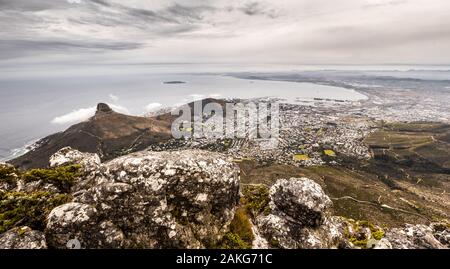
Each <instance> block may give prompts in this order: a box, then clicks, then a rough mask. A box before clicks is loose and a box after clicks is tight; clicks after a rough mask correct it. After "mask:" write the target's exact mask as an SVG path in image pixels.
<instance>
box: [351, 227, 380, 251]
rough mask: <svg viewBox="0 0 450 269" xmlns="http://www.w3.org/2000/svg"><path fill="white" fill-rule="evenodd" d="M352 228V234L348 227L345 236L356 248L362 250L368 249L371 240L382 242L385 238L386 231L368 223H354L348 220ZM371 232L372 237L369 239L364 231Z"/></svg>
mask: <svg viewBox="0 0 450 269" xmlns="http://www.w3.org/2000/svg"><path fill="white" fill-rule="evenodd" d="M347 222H348V224H349V225H351V227H352V232H350V229H349V227H346V229H345V232H344V236H345V237H346V238H347V239H348V240H349V241H350V242H351V243H352V244H353V245H355V246H357V247H360V248H367V247H368V246H367V243H368V241H369V239H375V240H381V239H382V238H383V237H384V231H383V230H382V229H381V228H378V227H377V226H375V225H374V224H372V223H370V222H368V221H356V222H355V221H354V220H347ZM366 228H368V229H369V230H370V236H369V237H367V236H366V234H365V232H364V231H363V229H366Z"/></svg>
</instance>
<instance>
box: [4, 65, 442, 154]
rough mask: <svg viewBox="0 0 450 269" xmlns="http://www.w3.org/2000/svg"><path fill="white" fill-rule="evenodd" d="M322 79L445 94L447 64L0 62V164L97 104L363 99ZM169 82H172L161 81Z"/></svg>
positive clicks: (136, 106)
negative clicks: (291, 78) (10, 64)
mask: <svg viewBox="0 0 450 269" xmlns="http://www.w3.org/2000/svg"><path fill="white" fill-rule="evenodd" d="M252 74H258V76H259V78H261V76H264V74H267V79H263V80H261V79H253V78H252ZM280 75H281V76H283V75H285V77H286V76H289V75H292V76H294V77H295V76H300V77H301V78H302V81H300V82H299V81H289V79H283V80H279V79H271V77H273V76H275V77H277V76H280ZM327 77H338V78H340V81H347V82H348V84H347V85H351V83H355V81H356V82H357V83H360V84H361V83H364V84H367V86H368V88H370V87H378V88H379V87H384V86H386V88H387V89H389V90H393V89H395V88H410V87H416V88H417V87H419V90H420V89H421V87H422V88H423V89H424V90H427V89H429V88H430V87H433V88H435V87H439V90H441V91H444V93H445V92H446V91H448V93H449V95H448V96H449V97H450V66H394V65H389V66H337V65H329V66H318V65H317V66H311V65H307V66H301V65H257V66H255V65H233V64H186V63H175V64H154V63H151V64H128V65H127V64H108V65H81V64H80V65H71V66H64V65H46V66H40V65H33V66H27V67H16V68H14V67H0V161H6V160H8V159H11V158H14V157H17V156H20V155H21V154H24V153H25V152H26V151H27V150H29V149H30V147H31V146H32V145H33V143H34V142H36V141H37V140H39V139H41V138H43V137H45V136H47V135H50V134H52V133H55V132H60V131H63V130H65V129H66V128H68V127H69V126H71V125H73V124H75V123H78V122H81V121H84V120H87V119H88V118H89V117H91V116H92V115H93V114H94V113H95V107H96V104H97V103H99V102H104V103H108V104H109V105H110V106H111V107H112V108H113V109H115V110H117V111H119V112H121V113H126V114H130V115H144V114H146V113H148V112H152V111H154V110H157V109H162V108H165V107H173V106H178V105H181V104H184V103H187V102H190V101H193V100H198V99H202V98H207V97H212V98H246V99H247V98H266V97H275V98H280V99H282V100H285V101H286V102H296V101H299V100H313V99H314V98H321V99H334V100H343V101H358V100H365V99H367V98H368V97H367V96H366V95H365V94H364V93H363V92H360V91H358V90H355V89H354V87H345V83H344V84H342V83H339V84H336V85H333V84H332V83H324V82H326V78H327ZM305 78H307V79H306V81H308V82H304V81H305ZM308 78H310V79H308ZM386 78H388V79H386ZM174 81H177V82H180V83H168V82H174ZM386 83H388V84H386ZM342 85H344V86H342ZM418 85H419V86H418ZM436 85H437V86H436ZM449 101H450V99H449Z"/></svg>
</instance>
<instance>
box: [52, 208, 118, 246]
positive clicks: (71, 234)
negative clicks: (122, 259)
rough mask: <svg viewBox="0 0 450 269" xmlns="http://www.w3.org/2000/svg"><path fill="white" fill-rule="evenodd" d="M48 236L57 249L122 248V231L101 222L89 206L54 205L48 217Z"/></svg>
mask: <svg viewBox="0 0 450 269" xmlns="http://www.w3.org/2000/svg"><path fill="white" fill-rule="evenodd" d="M46 237H47V241H48V244H49V245H50V246H52V247H57V248H72V247H70V243H71V242H72V243H74V242H76V244H78V245H79V246H78V247H77V246H76V248H120V247H122V246H123V243H124V236H123V233H122V232H121V231H120V230H119V229H117V227H116V226H115V225H114V224H113V223H112V222H110V221H102V220H101V219H100V214H99V213H98V211H97V210H96V209H95V208H94V207H93V206H90V205H86V204H81V203H68V204H64V205H61V206H59V207H56V208H54V209H53V210H52V211H51V213H50V214H49V216H48V221H47V227H46ZM74 244H75V243H74Z"/></svg>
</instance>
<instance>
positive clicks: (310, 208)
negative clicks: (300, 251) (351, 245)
mask: <svg viewBox="0 0 450 269" xmlns="http://www.w3.org/2000/svg"><path fill="white" fill-rule="evenodd" d="M270 199H271V202H270V208H271V213H270V214H269V215H267V216H262V217H259V218H258V226H259V228H260V230H261V233H262V234H263V235H264V236H265V237H266V238H267V240H268V242H269V243H270V244H271V245H272V246H273V247H279V248H289V249H297V248H332V247H337V246H338V245H339V241H340V238H342V232H341V227H340V225H339V222H338V221H337V220H336V219H335V218H333V217H331V216H330V213H329V211H328V210H329V208H330V207H331V205H332V202H331V200H330V198H329V197H328V196H327V195H325V193H324V192H323V190H322V188H321V187H320V185H318V184H317V183H315V182H314V181H312V180H310V179H307V178H291V179H281V180H278V181H277V182H276V183H275V185H273V186H272V188H271V189H270Z"/></svg>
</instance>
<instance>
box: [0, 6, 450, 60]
mask: <svg viewBox="0 0 450 269" xmlns="http://www.w3.org/2000/svg"><path fill="white" fill-rule="evenodd" d="M0 25H1V27H0V66H1V67H8V66H28V65H40V64H71V65H76V64H142V63H288V64H450V49H448V48H450V1H448V0H432V1H430V0H271V1H268V0H261V1H259V0H258V1H257V0H178V1H173V0H127V1H123V0H122V1H119V0H0Z"/></svg>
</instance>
